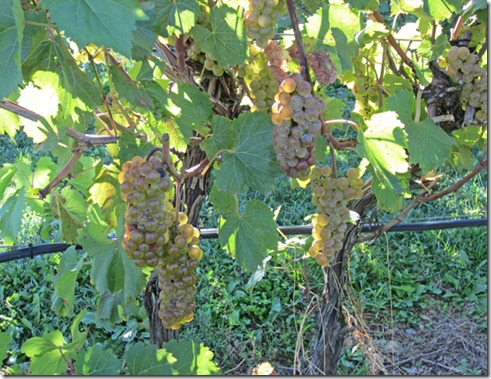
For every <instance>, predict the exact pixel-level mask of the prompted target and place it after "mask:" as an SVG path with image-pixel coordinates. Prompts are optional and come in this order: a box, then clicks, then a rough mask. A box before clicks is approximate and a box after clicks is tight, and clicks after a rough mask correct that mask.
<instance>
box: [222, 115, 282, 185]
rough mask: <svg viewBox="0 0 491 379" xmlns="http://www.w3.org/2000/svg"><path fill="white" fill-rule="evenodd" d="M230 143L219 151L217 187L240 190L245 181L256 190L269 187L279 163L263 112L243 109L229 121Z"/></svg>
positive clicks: (270, 123) (269, 128) (245, 183)
mask: <svg viewBox="0 0 491 379" xmlns="http://www.w3.org/2000/svg"><path fill="white" fill-rule="evenodd" d="M232 129H233V133H234V144H233V148H232V149H227V150H225V151H224V153H223V160H222V164H221V166H220V170H218V172H217V173H216V174H217V176H216V185H217V187H218V189H220V190H222V191H229V192H240V191H241V190H242V188H243V187H244V185H249V186H251V187H252V188H253V189H255V190H257V191H259V192H263V193H264V192H267V191H269V190H271V189H273V186H274V183H275V182H276V178H277V176H278V174H279V166H278V163H277V162H276V159H275V155H274V151H273V129H274V128H273V124H272V122H271V118H270V117H269V116H268V115H267V114H266V113H265V112H254V113H243V114H241V115H240V116H239V117H238V118H236V119H235V120H234V121H233V123H232Z"/></svg>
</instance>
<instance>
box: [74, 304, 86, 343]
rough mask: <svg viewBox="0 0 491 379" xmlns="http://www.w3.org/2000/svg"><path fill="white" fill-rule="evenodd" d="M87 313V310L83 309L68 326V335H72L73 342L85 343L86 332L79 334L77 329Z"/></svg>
mask: <svg viewBox="0 0 491 379" xmlns="http://www.w3.org/2000/svg"><path fill="white" fill-rule="evenodd" d="M87 312H88V310H87V309H84V310H82V311H80V313H79V314H78V315H77V316H76V317H75V318H74V319H73V322H72V325H71V326H70V334H71V335H72V341H73V342H78V341H85V340H86V338H87V334H88V332H80V330H79V329H78V326H79V325H80V322H81V321H82V319H83V318H84V317H85V315H86V314H87Z"/></svg>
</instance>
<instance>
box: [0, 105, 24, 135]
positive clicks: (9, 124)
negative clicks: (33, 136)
mask: <svg viewBox="0 0 491 379" xmlns="http://www.w3.org/2000/svg"><path fill="white" fill-rule="evenodd" d="M19 128H20V120H19V116H17V115H16V114H15V113H12V112H10V111H7V110H5V109H0V134H5V133H7V134H8V135H9V136H10V138H14V137H15V134H16V133H17V130H19Z"/></svg>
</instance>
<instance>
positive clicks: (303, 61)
mask: <svg viewBox="0 0 491 379" xmlns="http://www.w3.org/2000/svg"><path fill="white" fill-rule="evenodd" d="M286 6H287V8H288V14H289V15H290V20H291V22H292V27H293V34H294V35H295V43H296V45H297V51H298V60H299V61H300V66H301V67H302V73H301V74H302V76H303V77H304V79H305V80H306V81H308V82H309V83H312V80H311V79H310V73H309V64H308V61H307V56H306V55H305V49H304V48H303V43H302V34H301V33H300V29H299V27H298V19H297V14H296V13H295V4H293V0H286Z"/></svg>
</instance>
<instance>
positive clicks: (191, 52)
mask: <svg viewBox="0 0 491 379" xmlns="http://www.w3.org/2000/svg"><path fill="white" fill-rule="evenodd" d="M187 55H188V57H189V58H191V59H192V60H193V61H197V62H200V63H202V64H203V66H204V68H205V69H206V70H208V71H212V72H213V75H215V76H218V77H220V76H222V75H223V74H224V72H225V70H224V69H223V67H221V66H220V65H219V64H218V62H217V61H216V59H215V57H214V56H213V54H211V53H204V52H202V51H201V49H200V48H199V47H198V45H196V44H195V43H193V44H192V45H191V46H189V48H188V50H187Z"/></svg>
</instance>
